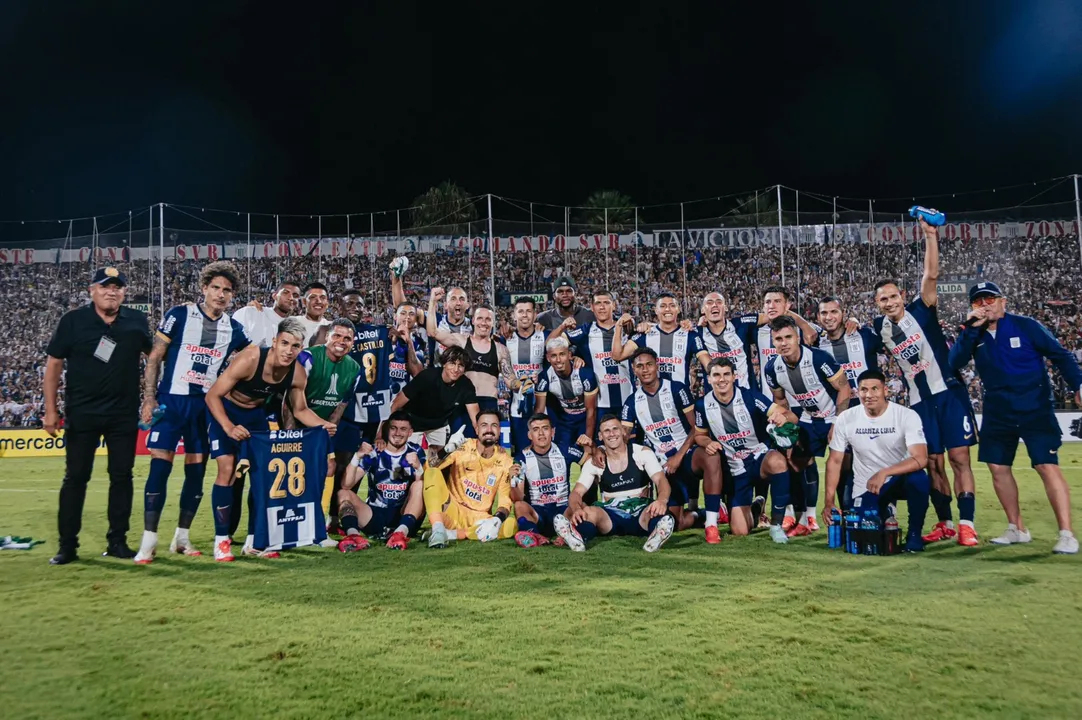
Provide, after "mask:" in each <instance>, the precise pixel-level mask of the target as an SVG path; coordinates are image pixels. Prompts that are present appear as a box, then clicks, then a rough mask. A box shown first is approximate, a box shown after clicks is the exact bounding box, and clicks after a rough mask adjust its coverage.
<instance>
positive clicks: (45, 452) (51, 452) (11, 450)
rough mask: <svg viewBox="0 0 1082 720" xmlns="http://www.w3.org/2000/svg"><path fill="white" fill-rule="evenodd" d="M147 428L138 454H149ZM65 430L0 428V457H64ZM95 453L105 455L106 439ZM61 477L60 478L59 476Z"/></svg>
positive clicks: (179, 448)
mask: <svg viewBox="0 0 1082 720" xmlns="http://www.w3.org/2000/svg"><path fill="white" fill-rule="evenodd" d="M148 434H149V433H148V432H147V431H146V430H140V431H139V439H138V440H137V441H136V443H135V454H136V455H149V454H150V451H149V450H147V435H148ZM64 445H65V444H64V431H63V430H60V431H58V432H57V434H56V437H50V435H49V433H47V432H45V431H44V430H42V429H41V428H5V429H0V458H16V457H64ZM177 453H178V454H183V453H184V443H183V442H181V443H179V444H178V445H177ZM94 454H95V455H105V454H106V448H105V441H104V440H102V441H101V442H100V443H98V449H97V451H96V452H95V453H94ZM58 479H59V478H58Z"/></svg>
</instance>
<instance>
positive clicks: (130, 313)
mask: <svg viewBox="0 0 1082 720" xmlns="http://www.w3.org/2000/svg"><path fill="white" fill-rule="evenodd" d="M127 284H128V281H127V278H125V277H124V274H123V273H121V272H120V271H118V270H117V269H116V268H111V267H107V268H99V269H98V270H96V271H95V272H94V277H93V279H92V280H91V281H90V300H91V302H90V304H89V305H86V306H84V307H81V308H79V309H78V310H72V311H71V312H68V313H65V314H64V316H63V317H61V318H60V323H59V324H58V325H57V326H56V330H55V331H54V332H53V337H52V339H51V340H50V341H49V347H48V349H47V351H46V352H47V353H48V355H49V357H48V360H47V361H46V365H45V432H47V433H49V434H50V435H52V436H53V437H56V429H57V426H58V425H59V422H60V411H59V408H58V406H57V401H56V397H57V390H58V388H59V387H60V376H61V374H62V373H63V371H64V361H65V360H67V361H68V363H67V380H66V382H65V395H66V397H65V403H64V405H65V407H64V411H65V417H66V423H65V433H64V454H65V459H66V469H65V473H64V484H63V485H61V487H60V513H59V516H58V526H59V531H60V550H59V552H57V554H56V555H55V556H54V557H53V558H52V559H51V560H50V561H49V563H50V564H52V565H65V564H67V563H69V562H72V561H73V560H77V559H78V555H77V554H76V548H77V547H78V546H79V529H80V528H81V527H82V524H83V503H84V501H85V500H86V485H87V483H88V482H90V473H91V471H92V470H93V469H94V453H95V451H96V450H97V449H98V444H99V443H100V442H101V439H102V437H104V438H105V445H106V447H107V448H108V453H109V532H108V534H107V535H106V538H107V540H108V546H107V549H106V551H105V555H108V556H111V557H118V558H132V557H135V552H134V551H133V550H131V549H130V548H129V547H128V542H127V533H128V522H129V520H130V518H131V504H132V466H133V465H134V464H135V442H136V438H137V437H138V429H139V428H138V423H139V381H140V372H139V356H140V354H143V353H149V352H150V349H151V345H152V337H151V334H150V325H149V324H148V322H147V316H146V315H144V314H143V313H141V312H139V311H138V310H134V309H132V308H129V307H123V306H122V303H123V302H124V287H125V286H126V285H127Z"/></svg>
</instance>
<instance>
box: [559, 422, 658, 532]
mask: <svg viewBox="0 0 1082 720" xmlns="http://www.w3.org/2000/svg"><path fill="white" fill-rule="evenodd" d="M601 441H602V443H604V445H603V447H602V451H603V453H604V461H603V463H602V465H601V466H600V467H599V466H598V465H596V464H595V461H594V459H590V460H587V461H586V463H585V464H584V465H583V466H582V474H581V475H579V481H578V483H577V484H576V485H575V490H574V492H572V493H571V498H570V506H571V518H570V519H568V518H567V517H565V516H563V515H557V516H556V517H554V518H553V519H552V524H553V526H554V527H555V528H556V532H557V533H559V535H560V537H561V538H563V539H564V542H566V543H567V546H568V547H569V548H571V549H572V550H574V551H575V552H582V551H584V550H585V549H586V543H587V542H589V541H590V538H592V537H594V536H595V535H631V536H632V537H643V536H647V535H648V536H649V537H647V539H646V543H645V544H644V545H643V546H642V549H643V550H645V551H646V552H657V550H658V549H660V548H661V546H662V545H664V544H665V541H666V540H668V539H669V538H670V537H671V536H672V533H673V529H674V528H675V527H676V519H675V518H674V517H673V516H672V515H670V514H669V513H668V512H667V508H668V504H669V480H668V479H667V478H666V477H665V471H664V470H663V469H662V467H661V463H659V462H658V459H657V457H656V456H655V455H654V453H653V452H652V451H651V450H649V449H647V448H645V447H643V446H642V445H638V444H634V443H629V442H628V441H627V440H626V438H625V436H624V428H623V425H622V424H621V422H620V419H619V418H618V417H616V416H615V415H606V416H605V417H603V418H601ZM595 482H596V483H598V485H599V487H600V490H601V492H600V497H599V499H598V502H597V504H596V505H584V504H583V502H582V498H583V496H584V495H585V494H586V492H587V491H588V490H589V489H590V487H591V486H593V484H594V483H595ZM654 488H656V491H657V494H656V498H657V499H656V500H654V501H652V502H651V500H650V496H651V490H653V489H654Z"/></svg>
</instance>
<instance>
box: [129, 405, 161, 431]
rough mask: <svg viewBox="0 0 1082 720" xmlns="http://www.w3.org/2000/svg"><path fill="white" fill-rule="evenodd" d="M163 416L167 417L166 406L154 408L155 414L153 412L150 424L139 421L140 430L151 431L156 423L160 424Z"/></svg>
mask: <svg viewBox="0 0 1082 720" xmlns="http://www.w3.org/2000/svg"><path fill="white" fill-rule="evenodd" d="M163 415H165V405H159V406H158V407H156V408H154V412H152V413H151V414H150V422H149V423H145V422H143V421H142V420H140V421H139V429H140V430H149V429H150V428H151V427H153V426H154V423H156V422H158V421H159V420H161V419H162V416H163ZM129 427H131V426H129Z"/></svg>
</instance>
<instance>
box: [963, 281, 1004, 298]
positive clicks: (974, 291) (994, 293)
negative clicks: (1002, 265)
mask: <svg viewBox="0 0 1082 720" xmlns="http://www.w3.org/2000/svg"><path fill="white" fill-rule="evenodd" d="M980 297H993V298H999V297H1003V292H1002V291H1001V290H1000V289H999V285H996V284H995V283H994V282H979V283H977V284H976V285H974V286H973V287H971V288H970V289H969V302H973V301H974V300H976V299H977V298H980Z"/></svg>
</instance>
